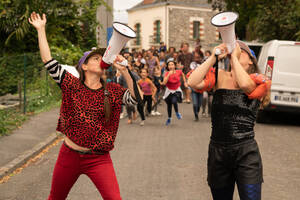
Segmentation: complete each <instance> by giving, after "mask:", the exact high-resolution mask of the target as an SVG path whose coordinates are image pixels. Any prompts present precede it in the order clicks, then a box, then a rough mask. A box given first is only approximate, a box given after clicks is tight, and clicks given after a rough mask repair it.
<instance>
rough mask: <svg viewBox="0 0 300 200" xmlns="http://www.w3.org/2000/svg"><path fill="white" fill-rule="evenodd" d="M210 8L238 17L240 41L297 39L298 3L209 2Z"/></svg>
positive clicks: (299, 34) (291, 0) (297, 0)
mask: <svg viewBox="0 0 300 200" xmlns="http://www.w3.org/2000/svg"><path fill="white" fill-rule="evenodd" d="M208 2H209V3H211V4H212V8H213V9H215V10H216V9H217V10H220V11H235V12H237V13H238V14H239V20H238V21H237V22H236V26H235V27H236V33H237V35H238V37H239V38H240V39H242V40H254V39H259V40H262V41H269V40H272V39H281V40H300V0H277V1H272V0H266V1H259V0H208Z"/></svg>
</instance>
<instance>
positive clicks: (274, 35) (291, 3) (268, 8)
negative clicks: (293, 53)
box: [256, 0, 300, 41]
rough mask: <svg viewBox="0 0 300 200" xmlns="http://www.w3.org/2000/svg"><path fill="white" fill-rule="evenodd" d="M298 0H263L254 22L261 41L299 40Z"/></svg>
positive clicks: (299, 13)
mask: <svg viewBox="0 0 300 200" xmlns="http://www.w3.org/2000/svg"><path fill="white" fill-rule="evenodd" d="M299 8H300V1H299V0H278V1H272V3H270V1H263V2H262V3H261V4H260V5H259V10H258V16H257V18H258V19H259V20H257V22H256V30H257V35H258V37H259V38H260V39H261V40H263V41H269V40H273V39H278V40H300V9H299Z"/></svg>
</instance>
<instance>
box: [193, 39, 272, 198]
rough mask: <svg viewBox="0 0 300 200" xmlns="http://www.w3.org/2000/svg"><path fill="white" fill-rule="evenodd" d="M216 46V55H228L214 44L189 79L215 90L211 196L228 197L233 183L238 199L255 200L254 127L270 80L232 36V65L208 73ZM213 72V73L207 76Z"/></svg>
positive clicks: (258, 164)
mask: <svg viewBox="0 0 300 200" xmlns="http://www.w3.org/2000/svg"><path fill="white" fill-rule="evenodd" d="M217 48H218V49H219V50H221V55H219V56H218V58H219V59H222V58H225V57H227V56H228V52H227V48H226V45H225V44H221V45H219V46H217V47H215V48H214V50H213V53H212V55H211V56H210V57H209V58H208V59H207V60H206V61H205V62H204V63H203V64H202V65H201V66H200V67H198V68H196V69H195V71H194V72H193V73H191V75H190V77H189V79H188V84H189V86H190V87H192V88H194V89H202V90H210V89H212V88H213V89H214V90H215V92H214V96H213V102H212V113H211V121H212V133H211V139H210V144H209V151H208V152H209V153H208V163H207V170H208V175H207V181H208V184H209V186H210V189H211V193H212V196H213V199H214V200H231V199H232V197H233V192H234V187H235V183H236V184H237V188H238V191H239V196H240V199H243V200H260V199H261V185H262V182H263V173H262V161H261V156H260V152H259V148H258V145H257V143H256V141H255V139H254V135H255V134H254V130H253V127H254V124H255V120H256V113H257V110H258V108H259V106H260V104H261V102H262V101H264V99H265V97H266V95H267V93H268V91H269V90H270V87H271V81H270V80H269V79H268V78H267V77H265V76H264V75H262V74H259V72H258V67H257V60H256V57H255V55H253V54H252V53H251V50H250V49H249V47H248V46H247V45H246V44H245V43H243V42H242V41H237V43H236V48H235V49H234V51H233V52H232V53H231V55H230V67H231V70H229V71H225V70H223V69H219V70H218V71H215V72H213V73H212V71H213V70H214V69H213V68H212V66H214V64H215V63H216V59H218V58H217V56H215V52H216V49H217ZM214 73H218V76H212V75H209V74H214ZM207 74H208V76H207ZM204 77H205V78H204ZM216 77H218V78H217V80H216Z"/></svg>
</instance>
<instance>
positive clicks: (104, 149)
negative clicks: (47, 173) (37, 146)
mask: <svg viewBox="0 0 300 200" xmlns="http://www.w3.org/2000/svg"><path fill="white" fill-rule="evenodd" d="M29 22H30V23H31V24H32V25H33V26H34V27H35V28H36V30H37V32H38V41H39V48H40V54H41V58H42V61H43V62H44V63H45V67H46V69H47V70H48V72H49V75H50V76H51V77H52V78H53V79H54V81H55V82H56V83H57V84H58V85H59V87H60V88H61V91H62V104H61V109H60V117H59V120H58V125H57V131H60V132H62V133H63V134H64V135H65V139H64V142H63V144H62V146H61V148H60V152H59V155H58V158H57V161H56V165H55V168H54V171H53V176H52V186H51V192H50V195H49V197H48V199H49V200H63V199H66V198H67V196H68V193H69V191H70V189H71V188H72V186H73V184H74V183H75V182H76V180H77V179H78V177H79V176H80V175H81V174H85V175H87V176H88V177H89V178H90V179H91V180H92V182H93V183H94V184H95V186H96V187H97V189H98V190H99V192H100V194H101V196H102V198H103V199H105V200H112V199H113V200H120V199H121V196H120V191H119V185H118V182H117V178H116V175H115V172H114V167H113V164H112V160H111V158H110V154H109V152H110V151H111V150H112V149H113V148H114V141H115V139H116V135H117V131H118V125H119V119H120V112H121V105H122V104H123V103H124V104H137V102H136V100H135V93H134V88H133V81H132V79H131V77H130V74H129V72H128V70H127V68H126V67H125V66H122V65H120V64H117V62H122V61H123V60H124V58H123V57H121V56H117V58H116V60H115V61H114V66H115V67H116V68H117V69H118V70H119V71H120V72H121V73H122V76H123V77H124V78H125V80H126V82H127V85H128V89H125V88H122V87H121V86H120V85H118V84H115V83H106V81H105V80H103V78H102V76H103V74H104V70H103V69H101V68H100V62H101V59H102V55H103V53H104V50H103V49H98V50H94V51H87V52H85V53H84V55H83V56H82V57H81V59H80V60H79V62H78V65H77V70H78V72H79V74H80V77H79V78H77V77H75V76H73V75H72V74H71V73H69V72H68V71H67V70H65V69H63V68H62V66H61V64H60V63H59V62H58V61H56V60H55V59H53V58H52V56H51V52H50V48H49V46H48V42H47V37H46V30H45V26H46V15H45V14H43V16H42V17H40V15H39V14H36V13H35V12H33V13H32V14H31V17H30V18H29Z"/></svg>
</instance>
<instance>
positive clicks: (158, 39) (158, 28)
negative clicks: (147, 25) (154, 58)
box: [154, 20, 160, 43]
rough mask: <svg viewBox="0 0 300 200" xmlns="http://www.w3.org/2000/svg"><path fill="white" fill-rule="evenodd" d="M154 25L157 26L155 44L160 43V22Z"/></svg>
mask: <svg viewBox="0 0 300 200" xmlns="http://www.w3.org/2000/svg"><path fill="white" fill-rule="evenodd" d="M154 25H155V28H154V30H155V35H154V37H155V38H154V40H155V43H160V20H157V21H155V23H154Z"/></svg>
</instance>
